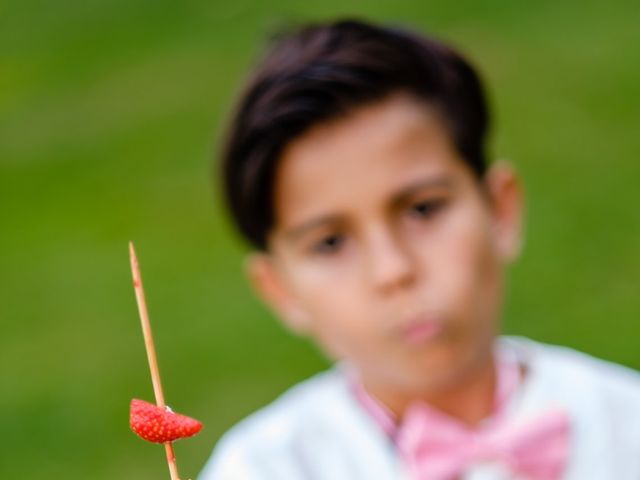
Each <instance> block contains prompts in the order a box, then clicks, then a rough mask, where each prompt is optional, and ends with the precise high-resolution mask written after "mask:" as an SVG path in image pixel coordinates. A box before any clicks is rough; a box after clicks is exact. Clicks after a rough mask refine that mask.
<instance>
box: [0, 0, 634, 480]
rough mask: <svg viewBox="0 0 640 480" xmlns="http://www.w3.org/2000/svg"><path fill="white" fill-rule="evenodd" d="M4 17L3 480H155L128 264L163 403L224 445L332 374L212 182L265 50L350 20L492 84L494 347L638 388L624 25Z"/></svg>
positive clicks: (144, 10) (87, 13) (518, 10)
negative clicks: (137, 418)
mask: <svg viewBox="0 0 640 480" xmlns="http://www.w3.org/2000/svg"><path fill="white" fill-rule="evenodd" d="M346 5H347V2H341V1H335V0H330V1H324V2H315V3H312V2H293V1H284V0H282V1H277V2H275V1H274V2H257V1H254V2H248V1H244V0H236V1H232V2H221V1H204V0H202V1H195V0H191V1H167V0H156V1H150V0H148V1H147V0H145V1H143V0H126V1H125V0H83V1H80V0H66V1H60V2H53V1H48V2H47V1H36V0H24V1H18V0H16V1H11V2H9V3H7V2H2V3H0V326H1V330H0V477H2V478H20V479H34V480H35V479H45V478H46V479H51V478H65V479H66V480H73V479H81V478H91V479H93V480H101V479H132V480H133V479H136V480H146V479H149V480H150V479H160V478H168V472H167V470H166V465H165V463H164V452H163V449H162V448H160V447H158V446H155V445H150V444H147V443H145V442H143V441H141V440H139V439H138V438H137V437H136V436H134V435H133V434H132V433H131V432H130V431H129V428H128V425H127V416H128V403H129V400H130V398H132V397H142V398H146V399H152V397H153V394H152V389H151V383H150V379H149V374H148V369H147V364H146V357H145V352H144V348H143V341H142V334H141V331H140V327H139V323H138V317H137V310H136V305H135V300H134V296H133V291H132V288H131V281H130V273H129V263H128V256H127V255H128V254H127V242H128V240H129V239H132V240H134V241H135V242H136V246H137V248H138V253H139V256H140V262H141V265H142V269H143V276H144V279H145V286H146V290H147V299H148V303H149V309H150V314H151V319H152V322H153V324H154V330H155V336H156V343H157V348H158V354H159V358H160V369H161V373H162V375H163V380H164V387H165V394H166V396H167V398H168V400H169V403H170V404H171V405H173V407H174V408H175V409H176V410H178V411H184V412H185V413H188V414H191V415H193V416H195V417H197V418H200V419H201V420H202V421H203V422H204V423H205V425H206V427H205V429H204V430H203V432H202V433H201V434H200V435H199V436H198V437H195V438H193V439H190V440H188V441H184V442H180V443H178V444H177V446H176V450H177V456H178V460H179V464H180V469H181V472H182V475H183V477H184V478H188V477H189V476H191V477H194V476H195V475H196V473H197V472H198V471H199V469H200V468H201V466H202V464H203V463H204V461H205V460H206V458H207V456H208V454H209V452H210V449H211V448H212V446H213V445H214V443H215V441H216V440H217V438H218V437H219V436H220V435H221V434H222V433H223V432H224V431H225V430H226V429H227V428H229V427H230V426H231V425H232V424H234V423H235V422H236V421H238V420H239V419H240V418H242V417H243V416H245V415H246V414H248V413H249V412H251V411H253V410H254V409H256V408H258V407H259V406H261V405H263V404H265V403H266V402H268V401H270V400H271V399H273V398H274V397H275V396H276V395H277V394H278V393H279V392H281V391H282V390H283V389H285V388H286V387H287V386H289V385H291V384H292V383H294V382H296V381H298V380H300V379H302V378H304V377H306V376H308V375H310V374H312V373H313V372H315V371H317V370H319V369H321V368H324V367H325V366H326V362H325V360H323V358H322V357H321V356H320V355H319V354H318V353H317V351H316V350H315V348H314V347H313V346H311V345H310V344H308V343H307V342H305V341H303V340H300V339H297V338H294V337H292V336H290V335H289V334H287V333H285V332H284V331H283V330H282V329H281V328H280V327H279V326H278V325H277V323H276V322H275V321H274V319H273V318H272V317H271V315H270V314H269V313H268V312H267V311H266V310H265V309H264V308H262V307H261V306H260V305H259V304H258V302H257V301H256V300H255V299H254V297H253V296H252V295H251V293H250V291H249V289H248V286H247V284H246V282H245V280H244V279H243V276H242V270H241V259H242V255H243V247H242V245H241V244H240V243H239V242H238V239H237V237H236V236H235V234H234V233H233V232H231V230H230V229H229V226H228V224H227V222H226V220H225V217H224V215H223V213H222V211H221V208H220V205H219V204H218V201H217V200H216V198H217V197H216V195H215V193H214V192H213V191H212V186H211V182H210V170H211V169H210V160H211V158H213V157H214V155H215V151H216V144H217V140H218V138H219V136H220V130H221V127H222V126H223V125H224V119H225V118H226V116H227V114H228V112H229V110H230V108H231V105H232V99H233V98H234V97H235V96H236V95H237V92H238V88H239V87H238V86H239V83H240V82H241V80H242V79H243V76H244V74H245V73H246V72H247V70H248V69H249V67H250V65H251V64H252V62H253V60H254V59H255V58H256V56H257V54H258V52H259V51H260V45H261V43H262V40H263V39H264V38H265V36H266V35H267V34H268V33H269V32H270V31H271V30H272V29H273V28H274V27H277V26H278V25H281V24H283V23H287V22H291V21H301V20H307V19H325V18H330V17H335V16H340V15H345V14H349V15H362V16H366V17H368V18H371V19H379V20H388V21H393V22H400V23H405V24H408V25H413V26H414V27H416V28H418V29H422V30H426V31H430V32H433V33H435V34H437V35H439V36H441V37H443V38H445V39H447V40H449V41H451V42H453V43H454V44H455V45H457V46H458V47H459V48H460V49H462V50H463V51H464V52H467V53H468V54H469V55H470V56H472V57H473V58H474V60H475V63H476V64H478V65H479V66H480V68H481V69H482V71H483V72H484V75H485V77H486V79H487V81H488V84H489V90H490V95H491V98H492V101H493V105H494V110H495V113H496V118H497V119H496V127H495V130H494V132H495V134H494V137H493V148H492V150H493V153H494V155H495V156H496V157H499V158H506V159H510V160H512V161H513V162H514V164H515V165H516V166H517V168H518V169H519V170H520V171H521V172H522V175H523V177H524V179H525V184H526V189H527V196H528V207H527V209H528V222H527V243H526V248H525V250H524V255H523V257H522V259H521V261H520V262H519V263H518V264H517V265H515V266H514V267H513V268H512V269H511V272H510V280H511V282H510V287H509V300H508V303H507V305H506V309H505V318H504V320H505V329H506V330H507V331H508V332H511V333H517V334H523V335H529V336H532V337H534V338H536V339H539V340H544V341H549V342H553V343H562V344H567V345H570V346H573V347H576V348H579V349H582V350H585V351H587V352H590V353H592V354H595V355H598V356H601V357H604V358H607V359H611V360H614V361H617V362H620V363H623V364H626V365H629V366H632V367H635V368H640V347H639V341H638V337H639V334H640V325H639V323H638V319H639V315H638V312H639V311H640V308H639V307H640V300H639V295H638V287H639V283H640V282H639V281H638V280H639V274H638V272H640V249H639V245H640V213H639V212H640V210H639V209H638V203H639V199H640V195H639V193H638V181H639V180H640V163H639V158H640V157H639V153H640V135H639V132H640V56H639V55H638V46H639V45H640V13H639V12H640V11H639V10H638V7H637V3H636V2H633V1H628V2H624V1H618V2H608V3H605V2H591V1H577V0H576V1H560V2H558V1H550V0H545V1H538V2H522V1H515V0H514V1H494V0H489V1H471V0H468V1H457V2H452V1H450V0H442V1H417V0H416V1H409V0H395V1H391V0H385V1H377V2H373V1H370V2H364V1H352V2H348V5H349V6H348V7H346Z"/></svg>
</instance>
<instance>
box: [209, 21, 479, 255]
mask: <svg viewBox="0 0 640 480" xmlns="http://www.w3.org/2000/svg"><path fill="white" fill-rule="evenodd" d="M397 91H405V92H408V93H410V94H412V95H414V96H416V98H418V99H421V100H425V101H426V102H428V103H429V105H433V106H434V107H436V108H437V109H438V110H439V112H440V113H441V115H442V116H443V119H444V121H445V124H446V126H447V128H448V130H449V132H450V134H451V136H452V139H453V141H454V143H455V146H456V148H457V150H458V151H459V153H460V154H461V156H462V158H463V159H464V161H465V163H466V164H468V166H469V167H470V168H471V170H472V171H473V172H474V173H475V174H476V175H477V177H479V178H481V177H482V176H483V175H484V172H485V170H486V158H485V152H484V150H485V139H486V136H487V130H488V124H489V112H488V108H487V104H486V100H485V97H484V93H483V89H482V85H481V82H480V79H479V78H478V74H477V73H476V72H475V71H474V69H473V68H472V67H471V65H469V63H468V62H467V61H466V60H465V59H464V58H463V57H462V56H461V55H460V54H458V53H457V52H455V51H454V50H453V49H451V48H450V47H448V46H446V45H444V44H442V43H441V42H439V41H437V40H435V39H433V38H429V37H425V36H421V35H418V34H415V33H412V32H409V31H406V30H403V29H396V28H388V27H383V26H376V25H372V24H369V23H365V22H362V21H355V20H342V21H338V22H334V23H327V24H313V25H307V26H303V27H301V28H298V29H296V30H294V31H293V32H289V33H286V34H284V35H280V36H279V37H278V38H276V42H275V44H274V45H273V46H272V47H271V49H270V51H269V52H268V54H267V55H266V57H265V58H264V59H263V60H262V62H261V64H260V65H259V67H258V69H257V71H256V73H255V75H254V76H253V77H252V78H251V80H250V82H249V85H248V87H247V89H246V91H245V92H244V95H243V96H242V98H241V100H240V103H239V105H238V109H237V111H236V113H235V116H234V118H233V121H232V123H231V128H230V131H229V134H228V142H227V144H226V147H225V150H224V152H223V165H222V169H223V171H222V180H223V183H224V185H223V192H224V194H225V197H226V201H227V204H228V207H229V210H230V212H231V215H232V219H233V221H234V222H235V224H236V226H237V227H238V228H239V230H240V232H241V233H242V234H243V235H244V236H245V237H246V238H247V239H248V240H249V241H250V242H251V243H252V244H253V246H254V247H257V248H259V249H262V250H265V249H266V248H267V237H268V234H269V232H270V230H271V228H272V227H273V223H274V220H275V215H274V211H273V184H274V180H275V176H276V169H277V164H278V161H279V157H280V154H281V152H282V151H283V149H284V147H286V146H287V144H289V143H290V142H291V141H292V140H294V139H295V138H296V137H299V136H300V135H302V134H303V133H304V132H305V131H306V130H307V129H309V128H310V127H312V126H314V125H317V124H319V123H321V122H326V121H328V120H330V119H333V118H335V117H337V116H339V115H342V114H344V113H345V112H347V111H350V110H352V109H354V108H356V107H359V106H363V105H365V104H367V103H371V102H374V101H376V100H381V99H383V98H384V97H386V96H388V95H390V94H391V93H395V92H397Z"/></svg>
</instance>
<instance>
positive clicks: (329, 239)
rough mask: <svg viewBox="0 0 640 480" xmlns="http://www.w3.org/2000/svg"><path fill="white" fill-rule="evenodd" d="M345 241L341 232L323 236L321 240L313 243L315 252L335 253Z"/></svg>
mask: <svg viewBox="0 0 640 480" xmlns="http://www.w3.org/2000/svg"><path fill="white" fill-rule="evenodd" d="M343 243H344V236H342V235H340V234H334V235H327V236H326V237H324V238H322V239H321V240H320V241H319V242H316V243H314V244H313V247H312V250H313V252H314V253H321V254H326V253H334V252H336V251H337V250H338V249H339V248H340V247H341V246H342V244H343Z"/></svg>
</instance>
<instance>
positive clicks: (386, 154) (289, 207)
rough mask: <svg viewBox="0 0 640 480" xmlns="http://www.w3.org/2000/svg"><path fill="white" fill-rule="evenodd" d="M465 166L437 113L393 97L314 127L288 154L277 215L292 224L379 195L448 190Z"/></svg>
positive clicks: (278, 182) (280, 175) (405, 98)
mask: <svg viewBox="0 0 640 480" xmlns="http://www.w3.org/2000/svg"><path fill="white" fill-rule="evenodd" d="M457 169H463V170H464V165H463V162H462V161H461V160H460V159H459V158H458V155H457V152H456V149H455V147H454V146H453V143H452V141H451V139H450V137H449V134H448V132H447V131H446V129H445V127H444V125H443V123H442V122H441V121H440V117H439V116H438V115H437V114H436V113H435V111H433V110H431V109H429V108H428V107H427V106H425V105H424V104H423V103H421V102H418V101H416V100H414V99H413V98H412V97H410V96H401V95H398V96H394V97H390V98H388V99H386V100H384V101H381V102H378V103H376V104H372V105H368V106H365V107H361V108H359V109H358V110H356V111H354V112H351V113H350V114H348V115H347V116H344V117H341V118H339V119H336V120H333V121H331V122H327V123H325V124H322V125H319V126H317V127H315V128H313V129H312V130H310V131H309V132H307V133H306V134H304V135H303V136H301V137H300V138H299V139H297V140H295V141H294V142H293V143H292V144H291V145H290V146H289V147H288V148H287V149H286V150H285V151H284V154H283V156H282V158H281V163H280V166H279V171H278V174H277V178H276V184H275V187H276V188H275V210H276V217H277V219H280V220H285V221H286V223H289V222H290V221H297V220H299V219H300V218H305V217H308V216H310V215H315V216H317V215H320V214H325V213H327V212H329V211H332V210H335V209H340V208H343V207H345V206H349V205H352V204H356V203H357V202H359V201H367V200H369V199H370V198H372V197H375V196H378V197H380V196H384V197H386V198H388V199H389V200H390V201H391V197H392V196H393V195H396V194H397V193H399V191H401V190H404V189H407V188H410V187H411V186H412V185H416V184H424V185H425V186H428V185H431V186H434V187H435V186H438V185H439V186H444V185H445V183H447V182H444V181H443V179H444V177H451V176H452V175H453V174H454V173H455V171H456V170H457ZM450 183H451V180H450V179H449V180H448V184H450ZM278 223H280V222H278Z"/></svg>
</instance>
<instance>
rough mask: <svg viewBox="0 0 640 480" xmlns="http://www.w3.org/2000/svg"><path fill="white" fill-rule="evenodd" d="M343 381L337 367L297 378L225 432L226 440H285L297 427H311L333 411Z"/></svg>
mask: <svg viewBox="0 0 640 480" xmlns="http://www.w3.org/2000/svg"><path fill="white" fill-rule="evenodd" d="M347 388H348V387H347V384H346V381H345V379H344V378H343V377H342V375H341V373H340V371H339V370H338V369H337V368H333V369H329V370H326V371H324V372H321V373H318V374H315V375H314V376H312V377H310V378H308V379H306V380H303V381H301V382H300V383H298V384H296V385H294V386H293V387H291V388H289V389H288V390H287V391H285V392H284V393H282V394H281V395H280V396H279V397H277V398H276V399H275V400H274V401H273V402H271V403H270V404H268V405H266V406H264V407H262V408H261V409H260V410H258V411H256V412H254V413H252V414H251V415H249V416H248V417H246V418H245V419H243V420H242V421H240V422H239V423H237V424H236V425H235V426H234V427H233V428H232V429H231V430H230V431H229V432H228V433H227V434H226V435H225V437H228V438H229V439H230V440H232V439H233V438H234V437H236V438H238V437H242V438H243V441H244V442H248V443H251V442H253V441H255V442H259V443H260V444H261V445H264V444H265V442H267V443H268V444H271V445H277V444H281V443H288V442H289V441H290V440H292V437H294V436H296V435H299V434H300V433H299V432H300V429H301V428H314V427H313V424H314V423H315V422H320V421H321V417H322V416H323V415H328V414H331V413H336V411H335V408H336V406H337V404H340V403H343V402H344V400H345V398H344V397H345V396H346V394H347Z"/></svg>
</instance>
